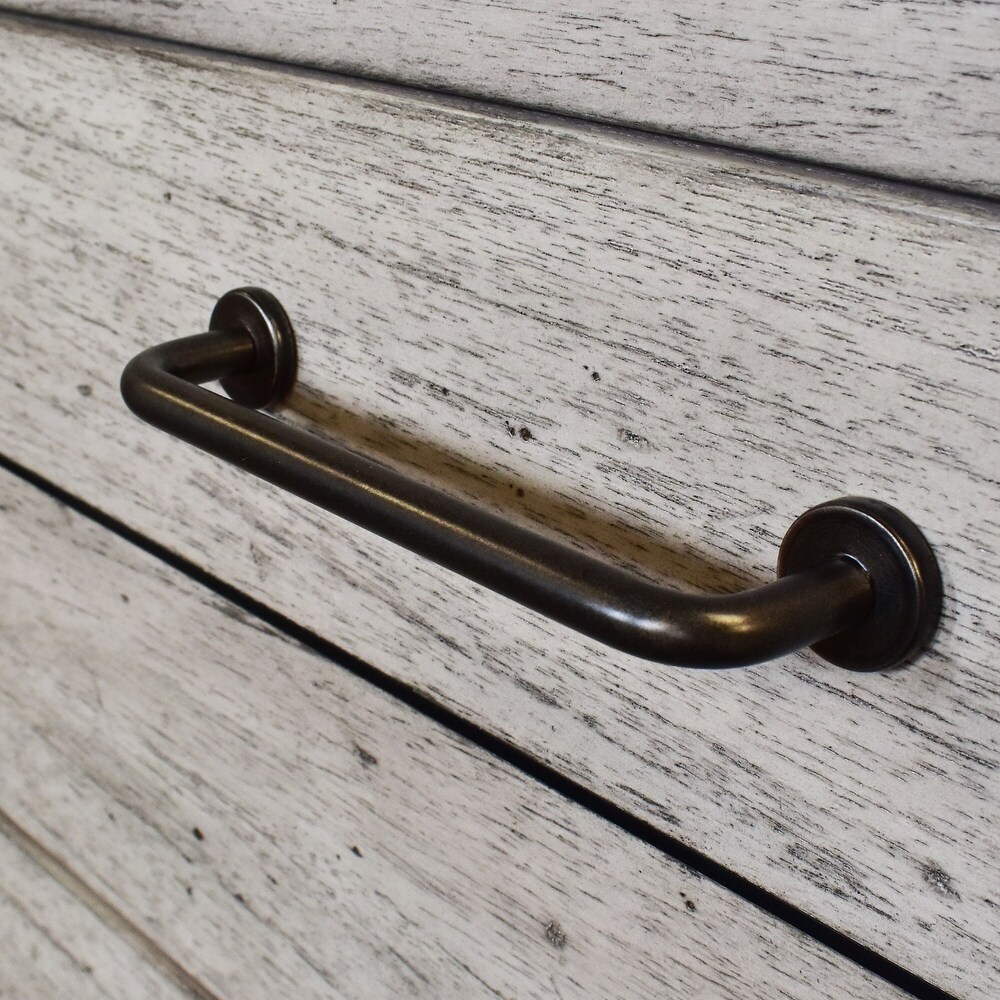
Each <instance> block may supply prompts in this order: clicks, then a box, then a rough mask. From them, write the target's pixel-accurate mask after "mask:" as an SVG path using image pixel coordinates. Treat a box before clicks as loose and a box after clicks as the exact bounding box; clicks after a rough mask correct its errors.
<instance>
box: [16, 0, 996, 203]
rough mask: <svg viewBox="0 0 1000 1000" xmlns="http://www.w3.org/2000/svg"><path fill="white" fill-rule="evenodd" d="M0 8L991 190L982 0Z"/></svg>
mask: <svg viewBox="0 0 1000 1000" xmlns="http://www.w3.org/2000/svg"><path fill="white" fill-rule="evenodd" d="M8 7H11V8H14V9H20V10H24V11H28V12H33V13H38V14H45V15H48V16H55V17H61V18H71V19H75V20H81V21H84V22H87V23H91V24H98V25H108V26H112V27H116V28H122V29H128V30H130V31H136V32H141V33H146V34H152V35H157V36H160V37H164V38H172V39H175V40H178V41H186V42H193V43H197V44H199V45H206V46H210V47H215V48H220V49H223V50H226V51H237V52H243V53H248V54H253V55H262V56H268V57H271V58H275V59H281V60H288V61H291V62H294V63H303V64H306V65H310V66H317V67H322V68H326V69H332V70H336V71H339V72H343V73H350V74H360V75H362V76H370V77H374V78H376V79H383V80H393V81H395V82H399V83H409V84H417V85H419V86H423V87H432V88H438V89H445V90H449V91H453V92H459V93H463V94H469V95H473V96H476V97H485V98H490V99H495V100H500V101H512V102H515V103H518V104H521V105H525V106H528V107H535V108H544V109H547V110H554V111H561V112H565V113H568V114H572V115H581V116H584V117H588V118H593V119H598V120H603V121H611V122H617V123H622V124H627V125H637V126H641V127H643V128H649V129H653V130H657V131H664V132H667V133H669V134H671V135H676V136H683V137H688V138H693V139H701V140H708V141H711V142H717V143H724V144H726V145H732V146H737V147H741V148H749V149H754V150H763V151H769V152H772V153H779V154H782V155H788V156H794V157H800V158H806V159H810V160H815V161H819V162H822V163H829V164H840V165H843V166H847V167H851V168H855V169H857V168H860V169H863V170H868V171H876V172H878V173H882V174H888V175H891V176H898V177H905V178H910V179H914V180H921V181H930V182H932V183H935V184H944V185H950V186H954V187H956V188H960V189H965V190H969V191H977V192H981V193H986V194H992V195H996V194H1000V169H998V166H997V165H998V163H1000V4H998V3H996V2H995V0H987V2H977V0H924V2H921V3H904V2H898V0H896V2H881V0H859V2H856V0H841V2H838V3H833V4H831V3H828V2H824V0H796V2H795V3H785V2H781V0H708V2H706V0H670V2H669V3H665V2H663V0H639V2H636V0H631V2H629V3H627V4H609V3H607V2H606V0H555V2H553V0H515V2H513V3H511V2H509V0H503V2H500V0H458V2H449V3H441V2H440V0H351V2H347V3H344V2H340V3H333V4H331V3H328V2H326V0H270V2H268V3H264V4H260V3H252V2H249V0H171V2H169V3H164V2H163V0H11V2H10V3H8Z"/></svg>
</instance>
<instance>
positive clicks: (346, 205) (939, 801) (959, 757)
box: [0, 21, 1000, 996]
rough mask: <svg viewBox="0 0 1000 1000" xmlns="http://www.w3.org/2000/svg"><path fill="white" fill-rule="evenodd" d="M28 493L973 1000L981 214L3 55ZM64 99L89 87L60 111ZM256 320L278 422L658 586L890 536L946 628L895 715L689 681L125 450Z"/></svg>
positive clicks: (6, 200) (664, 157)
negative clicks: (148, 409)
mask: <svg viewBox="0 0 1000 1000" xmlns="http://www.w3.org/2000/svg"><path fill="white" fill-rule="evenodd" d="M5 24H6V27H5V33H4V36H3V44H4V48H5V51H6V52H7V60H6V64H7V70H6V72H7V79H8V81H9V84H8V90H9V94H8V97H7V107H8V117H6V118H5V119H4V120H3V123H2V125H0V128H2V139H3V142H2V153H0V178H2V186H0V189H2V191H3V194H2V201H0V212H2V221H3V226H2V227H0V246H2V247H3V250H4V252H5V253H6V254H7V256H8V259H9V261H10V264H9V266H8V267H7V268H6V269H5V271H4V272H3V274H2V275H0V289H2V293H3V294H2V298H0V301H2V304H0V322H2V324H3V328H4V331H5V340H4V343H5V347H6V348H7V351H8V363H7V364H6V365H5V366H3V371H2V373H0V399H2V402H3V406H4V408H5V412H7V413H9V414H12V416H13V419H11V420H9V421H8V422H7V423H6V424H5V426H4V427H2V428H0V447H2V450H3V451H4V453H5V454H6V455H7V456H8V457H9V458H10V459H12V460H14V461H15V462H18V463H21V464H22V465H23V466H25V467H27V468H30V469H32V470H35V471H36V472H37V473H39V474H41V475H42V476H45V477H47V478H48V479H49V480H51V481H53V482H55V483H56V484H57V485H59V486H61V487H63V488H65V489H67V490H69V491H71V492H73V493H74V494H76V495H78V496H79V497H81V498H82V499H84V500H85V501H87V502H89V503H91V504H93V505H95V506H97V507H99V508H100V509H101V510H103V511H105V512H106V513H108V514H109V515H111V516H112V517H115V518H118V519H120V520H121V521H122V522H124V523H125V524H126V525H128V526H129V527H131V528H133V529H135V530H137V531H139V532H141V533H142V534H143V535H145V536H147V537H148V538H150V539H152V540H153V541H154V542H156V543H158V544H161V545H163V546H165V547H166V548H168V549H169V550H171V551H173V552H176V553H178V554H180V555H181V556H183V557H184V558H186V559H188V560H191V561H193V562H194V563H196V564H197V565H198V566H200V567H202V568H203V569H204V570H206V571H207V572H209V573H211V574H214V575H215V576H216V577H217V578H221V579H222V580H224V581H226V582H227V583H229V584H231V585H232V586H234V587H236V588H238V589H239V590H240V591H242V592H244V593H245V594H246V595H249V596H250V597H252V598H253V599H256V600H259V601H261V602H263V603H264V604H266V605H267V606H269V607H270V608H273V609H274V610H276V611H278V612H280V613H282V614H283V615H285V616H287V618H288V619H290V620H293V621H294V622H295V623H297V625H298V626H299V627H302V628H304V629H306V630H310V631H312V632H313V633H315V634H317V635H319V636H322V637H324V638H325V639H328V640H331V641H333V642H335V643H337V644H339V646H341V647H342V648H343V649H345V650H346V651H348V652H349V653H351V654H352V655H354V656H357V657H360V658H361V659H363V660H365V661H367V662H369V663H372V664H374V665H375V666H376V667H378V668H379V669H380V670H383V671H385V673H386V674H387V675H389V676H391V677H393V678H396V679H397V680H399V681H401V682H403V683H405V684H407V685H412V686H413V687H414V688H415V689H417V690H418V691H420V692H421V693H422V694H423V695H425V696H427V697H429V698H431V699H433V700H434V701H436V702H438V703H440V704H443V705H444V706H446V707H447V708H449V709H451V710H454V711H455V712H457V713H459V714H460V715H461V716H463V717H464V718H466V719H468V720H471V721H472V722H474V723H475V724H477V725H480V726H482V727H484V728H486V729H488V730H490V731H491V732H493V733H494V734H496V735H497V736H499V737H500V738H501V739H502V740H504V741H506V742H508V743H511V744H514V745H516V746H518V747H520V748H521V749H523V750H524V751H525V752H527V753H528V754H529V755H531V756H533V757H536V758H539V759H541V760H543V761H545V762H547V763H548V764H550V765H552V766H553V767H555V768H558V769H559V770H560V771H561V772H563V773H564V774H566V775H567V776H568V777H569V778H570V779H571V780H572V781H575V782H577V783H579V785H581V786H583V787H585V788H587V789H590V790H592V791H596V792H597V793H599V794H600V795H602V796H606V797H607V798H608V799H610V800H611V801H612V802H613V803H615V804H616V805H617V806H620V807H623V808H624V809H626V810H628V811H630V812H632V813H634V814H635V815H637V816H638V817H640V818H641V819H642V820H643V821H646V822H648V823H650V824H652V826H654V827H655V828H656V829H657V830H659V831H660V833H661V834H663V835H666V836H669V837H672V838H676V840H677V841H678V842H679V843H681V844H683V845H685V846H686V847H689V848H694V849H695V850H696V851H698V852H702V853H703V854H704V855H707V856H708V857H710V858H712V859H714V862H717V863H718V864H720V865H721V866H723V868H725V869H727V870H730V871H732V872H735V873H737V875H738V876H739V877H741V878H745V879H747V880H748V882H749V883H751V884H753V885H762V886H765V887H767V888H768V890H770V891H772V892H773V893H775V894H776V895H777V896H779V897H781V898H783V899H785V900H787V901H789V902H790V903H791V904H792V905H793V906H794V907H798V908H800V909H801V910H802V911H804V912H805V913H807V914H810V915H812V916H814V917H817V918H819V919H821V920H823V921H825V922H828V923H830V924H832V925H833V926H834V927H835V928H838V929H839V930H841V931H843V932H844V933H847V934H849V935H850V936H852V937H853V938H855V939H856V940H858V941H860V942H862V943H864V944H865V945H866V946H869V947H871V948H873V949H874V950H875V951H876V952H877V953H878V954H880V955H884V956H885V957H886V958H888V959H890V960H891V961H893V962H897V963H899V964H900V965H902V966H904V967H906V968H909V969H912V970H914V972H915V973H916V974H917V975H919V976H923V977H924V978H925V979H927V980H928V981H930V982H932V983H934V984H936V985H938V986H941V987H943V988H945V989H949V990H951V991H953V992H954V993H955V994H956V995H958V996H973V995H977V994H979V993H981V992H982V991H983V990H984V989H986V988H987V987H988V986H989V985H990V984H996V982H997V981H998V968H997V957H996V956H997V954H998V945H1000V938H998V930H997V921H996V920H995V907H996V899H995V893H994V892H993V888H992V887H993V886H994V885H995V884H996V881H997V877H996V876H997V864H998V862H997V858H998V839H997V837H998V834H997V826H996V824H995V823H994V822H992V818H993V811H994V802H995V801H996V791H997V777H996V775H997V769H996V764H997V723H996V712H995V707H996V704H997V682H996V672H995V670H994V669H993V663H994V660H995V650H996V639H997V632H998V628H997V624H998V623H997V617H996V606H997V598H998V595H1000V586H998V581H997V574H996V568H995V559H994V553H995V552H996V551H997V547H998V545H997V542H998V533H1000V532H998V521H997V516H996V510H997V504H996V501H997V484H996V478H995V469H996V467H997V458H998V447H997V423H998V418H1000V414H998V413H997V407H996V402H995V400H996V398H997V395H998V391H997V390H998V382H1000V380H998V377H997V367H996V354H995V352H996V343H997V332H998V331H997V316H998V312H997V306H998V291H997V290H998V288H1000V283H998V280H997V278H998V265H997V261H998V259H1000V257H998V253H997V250H998V248H1000V218H998V214H997V212H996V209H995V208H994V207H993V206H990V205H986V204H982V203H978V202H974V201H968V200H961V199H958V198H955V197H945V196H937V195H927V194H919V193H917V192H914V191H912V190H906V189H900V188H893V187H891V186H888V185H878V184H874V183H860V182H854V181H848V180H845V179H844V178H840V177H836V176H831V175H828V174H823V173H821V172H819V171H809V170H805V169H802V170H798V169H793V168H784V167H778V166H775V165H774V164H770V163H765V162H761V161H756V160H753V159H750V158H745V157H736V156H730V155H721V154H718V155H717V154H709V153H708V152H706V151H704V150H698V149H694V148H692V147H688V146H684V145H678V144H672V143H668V142H665V141H662V140H656V139H651V138H649V137H646V136H640V135H630V134H626V133H620V132H612V131H605V130H601V129H597V128H589V127H583V126H574V125H570V124H567V123H566V122H564V121H561V120H549V119H543V118H538V117H535V116H531V115H523V116H519V115H517V114H506V115H504V114H500V113H498V112H496V111H493V110H490V109H488V108H483V107H477V106H472V105H469V104H466V103H463V102H460V101H457V100H446V99H440V100H436V99H435V100H432V99H430V98H428V97H426V96H422V95H416V94H413V93H409V92H403V91H396V90H392V89H386V88H380V87H374V86H364V85H358V84H348V83H345V82H342V81H337V80H334V79H330V78H326V77H322V76H318V75H311V74H293V73H291V72H287V71H282V72H276V71H274V70H272V69H269V68H264V67H260V66H257V65H254V64H252V63H248V62H232V61H226V60H223V59H217V58H213V57H210V56H206V55H203V54H202V55H197V54H191V53H186V52H184V51H181V50H177V49H172V48H166V47H157V46H154V45H150V44H145V43H143V44H140V43H136V42H128V43H125V42H115V41H111V40H107V39H104V38H99V37H94V36H88V35H86V34H84V33H70V32H66V33H61V32H57V31H48V30H45V29H43V28H41V27H38V26H30V27H28V26H24V25H21V24H18V23H16V22H13V21H7V22H6V23H5ZM66 67H72V70H71V71H68V70H67V69H66ZM245 284H258V285H264V286H266V287H268V288H270V289H271V290H272V291H273V292H275V293H276V294H277V295H278V296H279V298H280V299H281V300H282V301H283V302H284V304H285V305H286V306H287V308H288V309H289V312H290V313H291V315H292V318H293V321H294V323H295V325H296V329H297V334H298V340H299V345H300V379H299V387H298V388H297V389H296V391H295V392H294V394H293V395H292V397H291V398H290V400H289V403H288V406H287V407H286V408H285V409H284V410H283V411H282V419H285V420H288V421H291V422H295V423H298V424H300V425H303V426H306V427H309V428H310V429H312V430H314V431H316V432H317V433H320V434H328V435H330V436H333V437H336V438H339V439H342V440H345V441H346V442H347V443H348V444H349V445H351V446H352V447H356V448H357V449H358V450H360V451H363V452H366V453H370V454H372V455H374V456H375V457H377V458H378V459H380V460H382V461H385V462H387V463H389V464H392V465H395V466H396V467H398V468H401V469H404V470H405V471H407V472H408V473H410V474H412V475H414V476H416V477H419V478H422V479H424V480H425V481H427V482H429V483H433V484H435V485H437V486H441V487H444V488H446V489H448V490H450V491H452V492H453V493H455V494H457V495H459V496H461V497H464V498H467V499H469V500H470V501H474V502H476V503H477V504H481V505H483V506H485V507H487V508H490V509H493V510H496V511H499V512H502V513H503V514H504V515H505V516H507V517H510V518H511V519H514V520H517V521H520V522H523V523H529V524H533V525H536V526H538V527H540V528H542V529H544V530H545V531H546V532H549V533H551V534H553V535H555V536H557V537H563V538H565V539H567V540H569V541H570V542H572V543H573V544H576V545H579V546H581V547H583V548H585V549H587V550H588V551H592V552H595V553H598V554H600V555H603V556H606V557H608V558H610V559H613V560H615V561H618V562H621V563H624V564H625V565H627V566H630V567H632V568H634V569H636V570H637V571H638V572H640V573H643V574H645V575H646V576H648V577H650V578H668V579H675V578H676V579H679V580H680V581H682V583H683V584H685V585H687V586H688V587H689V588H690V589H702V590H709V591H723V590H735V589H739V588H741V587H743V586H747V585H750V584H752V583H755V582H758V581H760V580H763V579H769V578H770V577H771V576H772V575H773V568H772V567H773V560H774V556H775V552H776V549H777V545H778V542H779V540H780V538H781V536H782V534H783V532H784V531H785V529H786V528H787V527H788V525H789V524H790V523H791V521H792V519H793V518H794V517H795V516H796V515H797V514H799V513H800V512H801V511H803V510H805V509H806V508H807V507H810V506H811V505H813V504H815V503H818V502H820V501H823V500H828V499H831V498H833V497H836V496H840V495H843V494H850V493H854V494H863V495H872V496H876V497H878V498H881V499H884V500H886V501H889V502H891V503H894V504H896V505H897V506H899V507H900V508H901V509H903V510H905V511H906V512H907V513H908V514H910V515H911V516H912V517H913V518H914V520H915V521H916V522H917V523H918V524H919V525H920V526H921V527H922V528H923V529H924V530H925V532H926V534H927V536H928V538H929V539H930V541H931V543H932V544H933V546H934V548H935V550H936V551H937V554H938V556H939V559H940V561H941V563H942V566H943V570H944V575H945V586H946V594H947V602H946V609H945V616H944V621H943V625H942V628H941V631H940V633H939V635H938V638H937V640H936V642H935V645H934V647H933V649H932V650H931V651H930V652H929V653H928V654H927V655H925V656H924V657H923V658H922V659H921V660H920V661H919V662H918V663H917V664H915V665H914V666H912V667H910V668H908V669H906V670H903V671H899V672H895V673H891V674H875V675H856V674H851V673H848V672H844V671H839V670H836V669H835V668H832V667H830V666H828V665H825V664H823V663H822V662H820V661H819V660H818V659H817V658H815V657H814V656H812V655H811V654H804V655H797V656H793V657H788V658H786V659H784V660H783V661H779V662H775V663H771V664H768V665H764V666H761V667H758V668H755V669H751V670H745V671H737V672H725V673H713V674H699V673H693V672H690V671H683V670H675V669H670V668H665V667H660V666H656V665H654V664H648V663H645V662H642V661H640V660H637V659H634V658H631V657H629V656H626V655H624V654H618V653H613V652H609V651H608V650H607V649H605V648H603V647H601V646H599V645H598V644H596V643H594V642H592V641H590V640H588V639H585V638H583V637H581V636H579V635H577V634H575V633H573V632H571V631H569V630H567V629H564V628H562V627H559V626H556V625H554V624H552V623H551V622H549V621H547V620H546V619H543V618H541V617H540V616H538V615H535V614H533V613H532V612H529V611H527V610H524V609H522V608H519V607H518V606H516V605H514V604H511V603H510V602H507V601H505V600H503V599H500V598H498V597H496V596H495V595H493V594H491V593H489V592H487V591H484V590H483V589H481V588H479V587H477V586H475V585H473V584H471V583H468V582H467V581H465V580H463V579H461V578H460V577H457V576H455V575H453V574H451V573H449V572H447V571H445V570H442V569H439V568H437V567H435V566H433V565H430V564H429V563H427V562H426V561H422V560H420V559H418V558H417V557H415V556H413V555H411V554H409V553H407V552H405V551H403V550H401V549H399V548H396V547H394V546H392V545H391V544H389V543H388V542H385V541H382V540H380V539H379V538H377V537H375V536H374V535H372V534H369V533H366V532H365V531H363V530H362V529H360V528H356V527H354V526H352V525H350V524H347V523H346V522H341V521H338V520H336V519H333V518H331V517H330V516H329V515H326V514H324V513H323V512H322V511H319V510H317V509H316V508H313V507H310V506H309V505H307V504H305V503H304V502H301V501H299V500H296V499H294V498H291V497H289V496H288V495H287V494H282V493H281V492H280V491H278V490H276V489H274V488H273V487H270V486H268V485H266V484H264V483H261V482H259V481H256V480H251V479H250V478H248V477H246V476H245V475H242V474H241V473H240V472H239V470H237V469H233V468H229V467H225V466H223V465H221V464H220V463H218V462H217V461H215V460H213V459H211V458H209V457H207V456H204V455H201V454H198V453H196V452H195V451H193V450H192V449H190V448H189V447H188V446H186V445H183V444H181V443H179V442H177V441H175V440H172V439H170V438H169V437H167V436H166V435H163V434H160V433H158V432H156V431H154V430H152V429H151V428H149V427H147V426H145V425H143V424H141V423H140V422H139V421H137V420H135V419H134V418H132V417H131V416H130V415H129V414H128V413H127V412H126V411H125V410H124V409H123V406H122V403H121V399H120V396H119V390H118V378H119V375H120V373H121V370H122V368H123V367H124V365H125V363H126V362H127V361H128V360H129V359H130V358H131V357H132V356H133V355H134V354H136V353H137V352H138V351H139V350H140V349H142V348H144V347H147V346H150V345H152V344H156V343H159V342H162V341H168V340H171V339H173V338H175V337H177V336H179V335H183V334H187V333H194V332H197V331H198V330H199V329H201V328H204V327H205V325H206V324H207V321H208V312H209V310H210V308H211V305H212V303H213V302H214V300H215V297H216V296H217V295H218V293H219V292H221V291H223V290H224V289H226V288H230V287H233V286H236V285H245Z"/></svg>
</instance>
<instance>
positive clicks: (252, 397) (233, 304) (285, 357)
mask: <svg viewBox="0 0 1000 1000" xmlns="http://www.w3.org/2000/svg"><path fill="white" fill-rule="evenodd" d="M208 328H209V330H245V331H246V332H247V333H249V334H250V336H251V337H252V338H253V343H254V347H255V348H256V351H257V363H256V364H255V365H254V367H253V370H252V371H249V372H245V373H244V374H241V375H229V376H228V377H226V378H224V379H222V380H221V382H220V383H219V384H220V385H221V386H222V388H223V389H225V391H226V392H227V393H228V395H229V397H230V398H231V399H232V400H233V401H234V402H236V403H239V404H240V405H241V406H249V407H252V408H253V409H255V410H260V409H263V408H264V407H265V406H274V405H275V404H276V403H280V402H281V400H282V399H284V398H285V396H287V395H288V393H289V392H290V391H291V388H292V386H293V385H294V384H295V373H296V369H297V367H298V356H297V353H296V350H295V334H294V332H293V331H292V324H291V322H290V321H289V319H288V316H287V314H286V313H285V310H284V309H283V308H282V307H281V303H280V302H279V301H278V300H277V299H276V298H275V297H274V296H273V295H272V294H271V293H270V292H265V291H264V289H263V288H237V289H235V290H234V291H231V292H226V294H225V295H223V296H222V298H221V299H219V301H218V302H216V304H215V309H213V310H212V318H211V320H209V325H208Z"/></svg>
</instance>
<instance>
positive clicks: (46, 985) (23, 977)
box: [0, 660, 191, 1000]
mask: <svg viewBox="0 0 1000 1000" xmlns="http://www.w3.org/2000/svg"><path fill="white" fill-rule="evenodd" d="M3 666H4V675H5V676H9V674H8V672H7V671H8V669H9V667H10V666H11V664H10V661H9V660H4V664H3ZM7 753H8V748H7V746H6V744H5V745H4V754H5V755H6V754H7ZM0 941H2V944H0V1000H57V998H66V1000H69V998H72V1000H140V998H141V1000H183V998H185V997H191V994H189V993H187V992H185V991H182V990H181V989H179V988H178V987H177V986H175V985H174V984H173V983H172V982H171V981H170V980H169V979H167V978H166V977H164V976H163V975H161V974H160V973H159V972H158V971H157V970H156V969H155V968H153V967H152V966H151V965H149V964H148V963H147V962H146V961H145V960H144V959H143V958H142V957H141V956H140V955H139V954H137V952H136V951H135V950H133V948H132V947H131V945H129V944H128V942H127V941H125V940H123V939H122V938H121V937H119V936H118V934H117V933H116V932H115V931H114V930H113V929H112V928H110V927H108V926H107V925H105V924H104V923H102V922H101V920H100V919H98V917H97V916H96V915H95V914H94V913H93V912H92V911H91V910H90V909H88V908H87V906H86V905H84V903H82V902H81V901H80V900H79V899H78V898H77V897H76V896H75V895H73V894H72V892H70V891H69V890H68V889H67V888H66V887H65V886H64V885H62V884H60V883H59V882H58V881H56V880H55V879H54V878H52V877H51V876H50V875H49V874H48V873H47V872H46V871H45V870H44V869H43V868H41V867H39V866H38V865H37V864H36V863H35V862H34V861H33V860H32V859H31V858H30V857H29V856H28V855H26V854H24V853H23V852H22V851H21V850H19V849H18V848H17V847H15V845H14V844H13V843H11V841H9V840H8V839H7V838H6V837H4V836H0Z"/></svg>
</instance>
